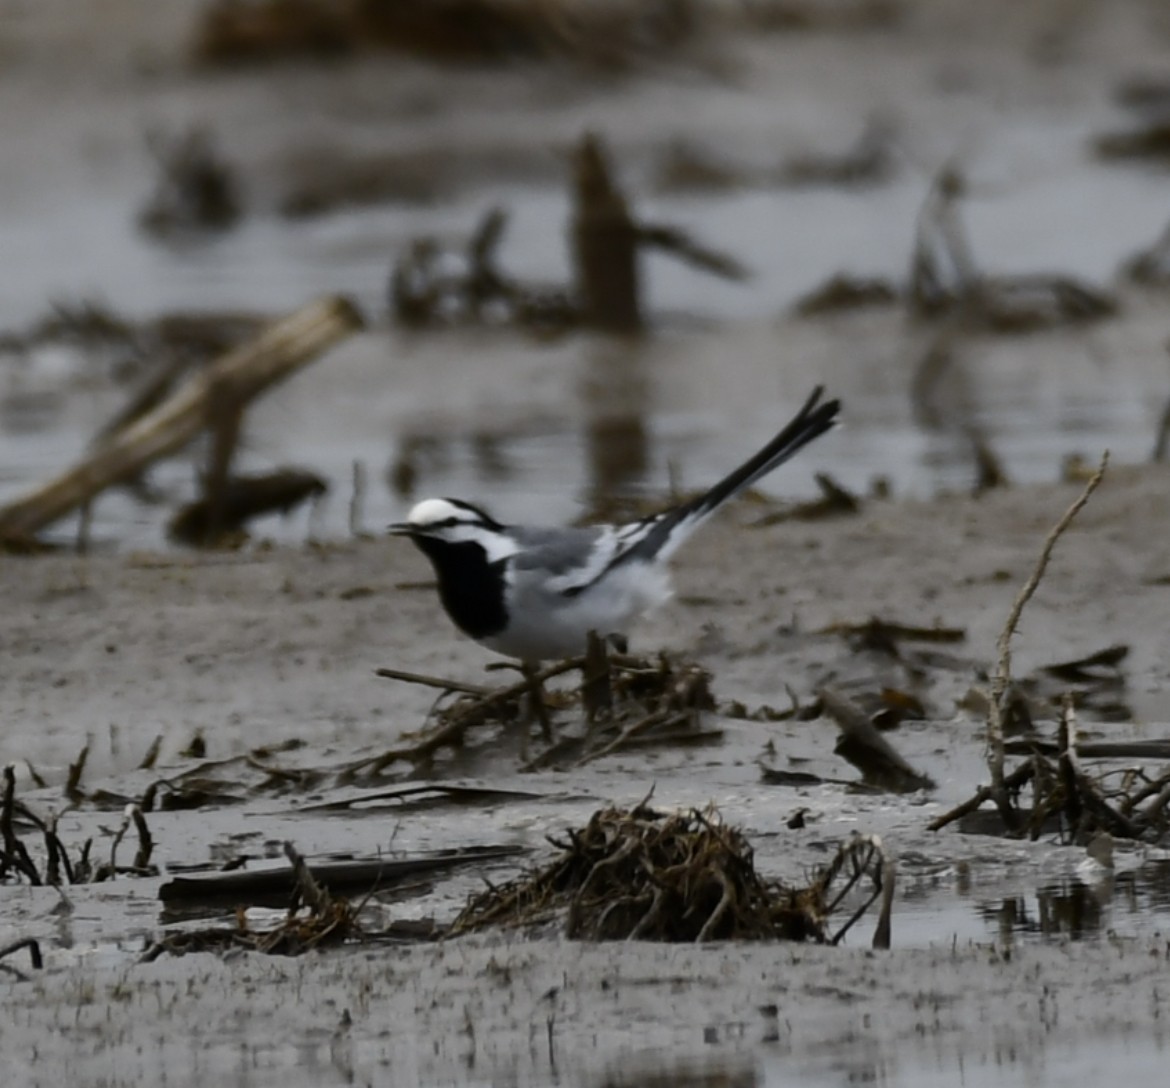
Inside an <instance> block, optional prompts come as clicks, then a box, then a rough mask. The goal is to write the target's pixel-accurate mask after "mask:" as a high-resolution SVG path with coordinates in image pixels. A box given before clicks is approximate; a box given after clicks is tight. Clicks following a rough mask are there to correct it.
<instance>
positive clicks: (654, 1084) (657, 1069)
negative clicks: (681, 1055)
mask: <svg viewBox="0 0 1170 1088" xmlns="http://www.w3.org/2000/svg"><path fill="white" fill-rule="evenodd" d="M762 1083H763V1082H762V1081H761V1080H760V1073H759V1069H758V1067H757V1064H756V1061H755V1059H753V1058H751V1057H750V1056H747V1055H745V1056H743V1057H738V1058H737V1057H724V1058H722V1059H720V1060H719V1061H690V1062H669V1061H661V1060H659V1061H657V1062H655V1061H653V1060H646V1059H643V1060H635V1061H634V1062H632V1063H630V1064H629V1065H628V1066H626V1067H624V1068H622V1069H621V1070H614V1071H611V1072H607V1073H605V1074H604V1076H602V1078H601V1079H600V1080H598V1081H597V1082H596V1086H597V1088H757V1086H758V1085H761V1084H762Z"/></svg>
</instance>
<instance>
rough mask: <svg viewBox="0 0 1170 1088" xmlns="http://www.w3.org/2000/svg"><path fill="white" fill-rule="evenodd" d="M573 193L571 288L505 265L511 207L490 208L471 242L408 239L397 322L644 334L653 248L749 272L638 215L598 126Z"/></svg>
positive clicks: (578, 164)
mask: <svg viewBox="0 0 1170 1088" xmlns="http://www.w3.org/2000/svg"><path fill="white" fill-rule="evenodd" d="M572 191H573V214H572V221H571V223H570V228H569V238H570V247H571V258H572V263H573V284H572V285H571V286H561V285H553V284H541V283H525V282H523V281H521V280H520V279H518V278H517V277H515V276H512V275H511V274H509V273H507V272H506V271H504V270H503V269H502V267H501V266H500V264H499V261H498V259H497V249H498V247H499V243H500V240H501V238H502V236H503V232H504V229H505V226H506V224H507V213H506V211H504V210H503V209H501V208H493V209H491V210H489V211H488V212H487V213H486V214H485V216H484V217H483V219H482V220H481V222H480V224H479V226H478V227H477V229H476V230H475V232H474V233H473V234H472V236H471V237H470V239H468V240H467V241H466V243H460V244H455V245H451V244H448V243H445V242H444V241H443V240H441V239H439V238H437V237H434V236H431V235H424V236H421V237H419V238H416V239H414V240H413V241H412V242H411V243H410V245H409V246H408V247H407V248H406V250H405V251H404V252H403V253H402V254H401V255H400V256H399V257H398V259H397V260H396V262H395V264H394V268H393V270H392V272H391V276H390V290H389V295H390V310H391V313H392V314H393V316H394V318H395V320H396V321H397V322H398V323H399V324H401V325H404V326H406V327H408V328H426V327H434V326H440V327H441V326H448V325H466V324H506V325H515V326H518V327H520V328H525V329H528V330H531V331H534V332H538V333H545V334H547V333H553V332H561V331H565V330H567V329H570V328H575V327H580V326H585V327H588V328H596V329H604V330H606V331H608V332H616V333H631V332H638V331H641V330H642V329H643V328H644V327H645V324H646V318H645V314H644V302H643V294H644V291H643V288H642V276H641V272H640V269H639V260H640V258H639V253H640V252H641V251H642V250H644V249H650V248H652V249H657V250H660V251H662V252H666V253H669V254H672V255H673V256H675V257H677V258H678V259H680V260H682V261H685V262H686V263H688V264H690V265H691V266H693V267H695V268H697V269H699V270H700V271H703V272H707V273H709V274H711V275H715V276H720V277H722V278H724V279H730V280H743V279H745V278H747V275H748V272H747V270H746V269H745V268H744V267H743V265H742V264H740V263H739V262H738V261H737V260H736V259H735V258H734V257H732V256H730V255H729V254H726V253H721V252H718V251H717V250H714V249H712V248H710V247H707V246H705V245H702V244H700V243H699V242H697V241H695V240H694V239H693V238H692V237H691V236H690V235H689V234H688V233H687V232H685V231H683V230H681V229H680V228H678V227H675V226H670V225H665V224H653V223H643V222H639V221H638V220H637V219H636V218H635V217H634V215H633V213H632V211H631V210H630V206H629V201H628V200H627V198H626V196H625V194H624V192H623V191H622V190H621V188H620V187H619V186H618V183H617V181H616V178H615V177H614V172H613V169H612V167H611V165H610V161H609V153H608V152H607V150H606V148H605V145H604V142H603V141H602V139H601V137H600V136H598V135H596V134H595V133H586V135H585V136H584V137H583V138H582V139H581V141H580V143H579V144H578V145H577V148H576V150H575V152H574V156H573V178H572Z"/></svg>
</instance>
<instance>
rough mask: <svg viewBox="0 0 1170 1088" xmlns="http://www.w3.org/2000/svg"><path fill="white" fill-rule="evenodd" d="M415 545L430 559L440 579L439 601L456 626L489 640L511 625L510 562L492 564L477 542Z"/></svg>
mask: <svg viewBox="0 0 1170 1088" xmlns="http://www.w3.org/2000/svg"><path fill="white" fill-rule="evenodd" d="M414 542H415V544H417V545H418V546H419V548H420V549H421V550H422V551H423V552H424V553H425V554H426V556H427V558H428V559H430V561H431V564H432V565H433V566H434V568H435V574H436V575H438V578H439V600H441V601H442V602H443V607H444V608H445V609H446V610H447V615H448V616H450V617H451V619H453V620H454V621H455V626H456V627H458V628H459V630H460V631H462V632H463V633H464V634H465V635H470V636H471V637H472V638H477V639H478V638H488V637H490V636H491V635H495V634H499V632H500V631H502V630H503V629H504V628H505V627H506V626H507V625H508V610H507V608H506V607H505V605H504V567H505V565H506V564H507V562H508V561H507V560H506V559H502V560H500V561H499V562H496V563H489V562H488V560H487V554H486V553H485V552H484V550H483V548H482V547H481V546H480V545H479V544H476V543H475V542H474V541H464V542H462V543H459V544H452V543H449V542H448V541H445V540H436V539H435V538H434V537H426V536H417V537H415V538H414Z"/></svg>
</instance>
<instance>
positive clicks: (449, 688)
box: [346, 637, 722, 780]
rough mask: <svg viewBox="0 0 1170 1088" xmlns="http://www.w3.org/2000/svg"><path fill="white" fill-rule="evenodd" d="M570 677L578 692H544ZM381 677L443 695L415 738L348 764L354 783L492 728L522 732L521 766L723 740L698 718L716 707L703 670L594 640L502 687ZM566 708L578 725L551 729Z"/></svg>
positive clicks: (392, 674) (575, 762)
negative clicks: (540, 742) (538, 744)
mask: <svg viewBox="0 0 1170 1088" xmlns="http://www.w3.org/2000/svg"><path fill="white" fill-rule="evenodd" d="M570 672H579V673H580V674H581V679H580V682H579V683H578V684H577V685H576V686H575V687H570V688H568V689H563V688H562V689H557V690H556V691H553V692H549V691H547V690H546V689H545V687H544V685H545V684H546V683H547V682H548V681H550V680H552V679H555V678H556V677H559V676H562V675H564V674H566V673H570ZM378 675H379V676H382V677H384V678H385V679H389V680H398V681H404V682H407V683H413V684H422V685H424V686H427V687H432V688H436V689H438V690H439V691H441V692H442V693H443V694H442V695H441V696H440V699H439V701H438V703H436V706H435V708H434V710H433V711H432V715H433V717H434V719H435V720H434V724H433V725H431V726H430V727H429V728H427V729H426V730H425V731H424V732H423V733H422V734H421V735H420V736H419V737H418V738H417V739H414V740H410V741H409V742H408V743H406V744H402V745H398V746H396V747H394V748H391V749H389V750H388V751H386V752H383V753H381V754H380V755H378V756H376V757H374V758H371V759H364V760H361V761H360V762H358V763H355V764H353V765H352V766H351V767H350V768H348V770H347V772H346V773H347V777H349V778H351V779H353V780H357V779H370V778H376V777H378V776H379V775H381V774H382V773H383V772H384V771H386V770H387V769H388V768H390V767H392V766H393V765H394V764H398V763H410V764H414V765H415V766H420V765H422V766H425V765H427V764H429V763H430V762H432V761H433V760H434V758H435V757H436V755H437V754H438V753H439V752H441V751H443V750H444V749H446V750H449V751H459V750H462V749H463V748H464V747H465V746H467V745H468V744H469V743H470V740H471V734H472V731H477V730H480V729H482V728H483V727H489V726H495V727H496V728H497V729H498V728H500V727H502V728H504V729H505V730H518V731H519V744H518V746H519V749H520V757H521V761H522V764H523V766H524V768H525V769H527V770H535V769H538V768H547V767H560V768H570V767H580V766H583V765H585V764H587V763H590V762H592V761H593V760H595V759H600V758H602V757H603V756H608V755H612V754H614V753H616V752H620V751H623V750H628V749H634V748H647V747H650V746H658V745H664V746H676V745H692V744H708V743H712V742H716V741H718V740H719V739H720V738H721V737H722V732H721V731H720V730H719V729H715V728H711V727H709V726H706V725H705V724H704V721H703V714H704V713H705V712H707V711H711V710H713V709H714V707H715V700H714V697H713V696H712V694H711V689H710V680H711V677H710V674H709V673H708V672H707V671H706V670H704V669H702V668H701V667H699V666H698V665H695V664H693V663H689V662H679V661H675V660H672V659H671V658H669V657H668V656H667V655H665V654H660V655H658V656H657V657H639V656H636V655H632V654H626V653H619V652H617V651H615V650H613V649H612V647H610V646H609V645H607V644H606V643H604V642H603V641H601V640H600V639H597V638H596V637H594V638H591V640H590V649H589V651H588V652H587V653H586V654H585V655H584V656H582V657H577V658H570V659H568V660H565V661H561V662H557V663H555V664H551V665H548V666H546V667H545V668H543V669H541V670H539V671H537V672H535V673H534V674H532V675H528V676H525V677H524V678H523V679H521V680H520V681H518V682H516V683H514V684H509V685H506V686H504V687H490V686H487V685H477V684H467V683H464V682H462V681H457V680H450V679H446V678H444V677H439V676H425V675H422V674H419V673H411V672H404V671H402V670H400V669H379V670H378ZM534 702H537V703H538V704H539V705H538V706H534V705H533V703H534ZM566 710H569V711H575V712H576V714H575V717H576V722H575V724H574V725H572V726H571V727H564V726H563V725H562V723H560V722H557V729H556V730H555V731H554V730H553V728H552V723H553V718H554V715H557V714H558V713H561V712H563V711H566ZM534 723H540V724H541V726H542V728H541V732H542V734H543V736H544V739H545V741H546V742H547V744H546V747H545V749H544V750H543V751H542V752H541V753H540V754H538V755H536V756H534V757H532V758H529V753H528V743H529V741H528V734H529V732H530V731H531V728H532V725H533V724H534ZM546 725H547V726H548V728H547V729H546V728H545V726H546Z"/></svg>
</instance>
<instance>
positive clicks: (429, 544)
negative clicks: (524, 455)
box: [389, 386, 841, 674]
mask: <svg viewBox="0 0 1170 1088" xmlns="http://www.w3.org/2000/svg"><path fill="white" fill-rule="evenodd" d="M823 393H824V389H823V387H822V386H817V387H816V388H815V389H814V390H813V392H812V394H811V396H809V398H808V400H807V401H805V403H804V406H803V407H802V408H801V409H800V411H799V412H797V414H796V415H795V416H794V417H793V418H792V419H791V420H790V421H789V422H788V424H787V425H786V426H785V427H784V428H783V429H782V430H781V431H780V432H779V433H778V434H777V435H776V436H775V437H774V438H773V439H772V440H771V441H770V442H768V443H767V444H766V445H765V446H763V447H762V448H761V449H760V450H759V451H758V452H756V453H755V454H753V455H752V456H751V457H749V458H748V459H747V460H746V461H745V462H744V463H743V464H742V465H740V466H739V467H738V468H737V469H735V470H734V471H733V472H731V473H729V474H728V475H727V476H725V477H724V478H723V479H722V480H720V481H719V482H718V483H717V484H715V486H714V487H712V488H710V489H709V490H708V491H706V492H704V493H703V494H701V495H699V496H697V497H696V498H693V499H690V500H688V501H686V502H683V503H681V504H679V505H676V506H672V507H669V508H667V509H665V510H662V511H659V512H658V513H656V514H651V515H650V516H648V517H644V518H642V519H640V520H638V521H632V522H629V523H627V524H624V525H592V526H585V527H569V528H556V527H546V526H530V525H504V524H501V523H500V522H498V521H496V520H495V519H494V518H493V517H492V516H491V515H490V514H488V513H487V512H486V511H485V510H483V509H481V508H480V507H478V506H475V505H473V504H472V503H470V502H465V501H463V500H461V499H450V498H428V499H423V500H421V501H420V502H418V503H416V504H415V506H414V507H413V508H412V509H411V510H410V512H409V514H408V515H407V520H406V521H404V522H400V523H397V524H394V525H391V526H390V527H389V533H390V534H391V535H395V536H403V537H407V538H409V539H410V540H411V541H412V542H413V543H414V544H415V545H416V546H417V547H418V548H419V549H420V550H421V551H422V553H423V554H424V555H425V556H426V557H427V558H428V559H429V560H430V562H431V565H432V566H433V567H434V571H435V575H436V578H437V580H438V590H439V600H440V601H441V603H442V605H443V608H444V609H445V610H446V612H447V615H448V616H449V617H450V618H451V620H452V621H454V623H455V626H456V627H458V628H459V629H460V630H461V631H462V632H463V633H464V634H466V635H468V636H469V637H471V638H472V639H474V640H475V641H476V642H478V643H480V644H481V645H482V646H485V647H486V648H487V649H489V650H491V651H493V652H495V653H498V654H501V655H503V656H504V657H510V658H513V659H515V660H517V661H519V662H520V664H521V667H522V669H523V670H524V671H525V673H526V674H528V673H530V672H531V671H532V670H533V669H535V668H536V667H537V666H538V665H539V664H540V663H541V662H545V661H549V660H560V659H563V658H570V657H574V656H577V655H579V654H581V653H583V652H584V651H585V648H586V644H587V641H588V638H589V635H590V632H595V633H596V634H597V635H598V636H600V637H602V638H609V637H613V636H622V637H624V636H625V634H626V630H627V628H628V625H629V624H630V623H631V622H632V621H633V620H635V619H636V618H638V617H639V616H640V615H642V614H643V613H645V612H648V611H650V610H651V609H653V608H654V607H656V606H658V605H660V604H662V603H663V602H664V601H665V600H666V599H668V598H669V596H670V592H671V591H670V577H669V570H668V567H667V561H668V560H669V559H670V557H671V556H672V555H673V554H674V553H675V552H676V551H677V550H678V548H679V546H680V545H681V544H682V543H683V542H684V541H685V540H686V539H687V538H688V537H689V536H690V535H691V534H692V533H693V532H694V531H695V530H696V529H697V528H698V527H699V526H700V525H701V524H702V523H703V522H704V521H706V520H707V518H709V517H710V516H711V515H712V514H713V513H714V512H715V511H716V510H717V509H718V508H719V507H720V506H722V505H723V503H724V502H726V501H727V500H728V499H731V498H733V497H734V496H735V495H737V494H739V492H741V491H743V490H744V489H745V488H747V487H750V486H751V485H752V484H754V483H755V482H756V481H757V480H759V479H761V478H762V477H764V476H766V475H767V474H768V473H770V472H772V471H773V470H774V469H776V468H778V467H779V466H780V465H782V464H783V463H784V462H785V461H787V460H788V459H789V458H790V457H792V456H793V455H794V454H795V453H797V452H798V451H799V450H801V449H802V448H803V447H804V446H806V445H808V443H810V442H812V441H813V440H814V439H816V438H818V437H820V436H821V435H822V434H824V433H825V432H826V431H828V430H829V429H831V428H832V427H833V426H834V425H835V424H836V422H837V416H838V413H839V411H840V408H841V405H840V401H838V400H835V399H834V400H822V395H823Z"/></svg>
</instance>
